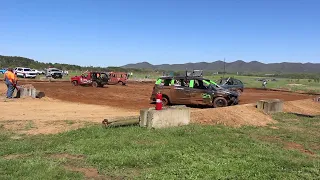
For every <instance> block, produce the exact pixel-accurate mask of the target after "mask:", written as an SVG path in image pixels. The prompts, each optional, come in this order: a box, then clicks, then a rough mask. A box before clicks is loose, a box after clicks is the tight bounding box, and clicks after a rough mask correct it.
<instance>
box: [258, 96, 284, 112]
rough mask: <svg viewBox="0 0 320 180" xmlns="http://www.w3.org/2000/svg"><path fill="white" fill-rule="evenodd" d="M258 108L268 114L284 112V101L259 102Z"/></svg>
mask: <svg viewBox="0 0 320 180" xmlns="http://www.w3.org/2000/svg"><path fill="white" fill-rule="evenodd" d="M257 108H258V109H260V110H262V111H263V112H264V113H266V114H270V113H276V112H282V111H283V101H281V100H279V99H271V100H260V101H258V102H257Z"/></svg>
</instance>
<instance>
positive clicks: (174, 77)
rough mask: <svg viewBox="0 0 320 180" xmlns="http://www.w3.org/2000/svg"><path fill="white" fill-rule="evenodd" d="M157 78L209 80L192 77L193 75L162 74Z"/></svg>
mask: <svg viewBox="0 0 320 180" xmlns="http://www.w3.org/2000/svg"><path fill="white" fill-rule="evenodd" d="M158 79H187V80H209V79H206V78H203V77H194V76H163V77H160V78H158Z"/></svg>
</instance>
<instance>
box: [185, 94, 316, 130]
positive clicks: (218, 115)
mask: <svg viewBox="0 0 320 180" xmlns="http://www.w3.org/2000/svg"><path fill="white" fill-rule="evenodd" d="M283 111H284V112H290V113H299V114H305V115H320V103H319V102H314V101H312V99H305V100H297V101H287V102H284V106H283ZM191 121H192V122H193V123H200V124H223V125H227V126H233V127H240V126H243V125H251V126H266V125H268V124H272V123H276V121H275V120H273V119H272V117H271V116H270V115H267V114H264V113H263V112H262V111H259V110H258V109H257V108H256V107H255V104H246V105H238V106H231V107H225V108H216V109H200V110H194V111H193V112H192V113H191Z"/></svg>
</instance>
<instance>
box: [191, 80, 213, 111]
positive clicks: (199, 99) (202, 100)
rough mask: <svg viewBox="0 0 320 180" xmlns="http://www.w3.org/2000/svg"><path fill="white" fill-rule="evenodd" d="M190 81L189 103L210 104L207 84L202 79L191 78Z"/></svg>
mask: <svg viewBox="0 0 320 180" xmlns="http://www.w3.org/2000/svg"><path fill="white" fill-rule="evenodd" d="M191 81H193V82H190V102H191V104H200V105H205V104H210V103H211V100H212V99H211V96H210V95H209V94H208V90H209V89H208V88H209V85H208V84H205V83H204V82H203V81H202V80H191Z"/></svg>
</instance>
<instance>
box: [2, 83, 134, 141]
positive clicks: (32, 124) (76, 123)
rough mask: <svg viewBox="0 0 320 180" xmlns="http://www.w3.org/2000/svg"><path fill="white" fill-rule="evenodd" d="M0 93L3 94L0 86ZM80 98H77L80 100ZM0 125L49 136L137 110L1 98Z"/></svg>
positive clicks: (4, 88)
mask: <svg viewBox="0 0 320 180" xmlns="http://www.w3.org/2000/svg"><path fill="white" fill-rule="evenodd" d="M0 91H1V93H3V92H5V91H6V87H5V85H4V84H0ZM81 98H82V97H78V99H81ZM0 107H1V113H0V126H1V127H2V128H5V129H9V130H13V131H16V132H18V133H22V134H30V135H35V134H53V133H60V132H63V131H67V130H73V129H78V128H81V127H83V126H85V125H86V124H87V123H101V121H102V120H103V119H105V118H110V119H112V118H120V117H127V116H137V115H138V114H139V112H138V111H133V110H131V111H130V110H127V109H121V108H118V107H111V106H101V105H93V104H81V103H76V102H65V101H62V100H56V99H52V98H48V97H45V98H41V99H32V98H21V99H10V100H8V99H5V97H4V96H2V97H0Z"/></svg>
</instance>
